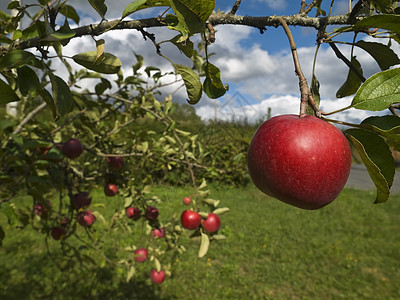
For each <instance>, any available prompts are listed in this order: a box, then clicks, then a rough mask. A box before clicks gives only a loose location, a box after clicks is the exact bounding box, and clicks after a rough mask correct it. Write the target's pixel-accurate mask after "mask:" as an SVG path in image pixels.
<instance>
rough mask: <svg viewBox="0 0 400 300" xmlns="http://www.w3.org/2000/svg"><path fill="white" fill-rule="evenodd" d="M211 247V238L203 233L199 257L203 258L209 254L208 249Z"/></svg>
mask: <svg viewBox="0 0 400 300" xmlns="http://www.w3.org/2000/svg"><path fill="white" fill-rule="evenodd" d="M209 246H210V238H209V237H208V235H207V234H205V233H203V232H202V233H201V242H200V249H199V254H198V257H200V258H202V257H203V256H204V255H206V254H207V251H208V247H209Z"/></svg>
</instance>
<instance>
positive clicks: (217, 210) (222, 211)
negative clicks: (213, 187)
mask: <svg viewBox="0 0 400 300" xmlns="http://www.w3.org/2000/svg"><path fill="white" fill-rule="evenodd" d="M228 211H229V208H228V207H221V208H217V209H216V210H213V213H214V214H217V215H222V214H224V213H227V212H228Z"/></svg>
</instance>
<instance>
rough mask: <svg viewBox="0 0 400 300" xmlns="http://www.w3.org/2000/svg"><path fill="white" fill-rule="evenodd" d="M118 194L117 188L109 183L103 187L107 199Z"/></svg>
mask: <svg viewBox="0 0 400 300" xmlns="http://www.w3.org/2000/svg"><path fill="white" fill-rule="evenodd" d="M117 193H118V187H117V186H116V185H115V184H113V183H109V184H106V185H105V186H104V194H105V195H106V196H108V197H113V196H115V195H116V194H117Z"/></svg>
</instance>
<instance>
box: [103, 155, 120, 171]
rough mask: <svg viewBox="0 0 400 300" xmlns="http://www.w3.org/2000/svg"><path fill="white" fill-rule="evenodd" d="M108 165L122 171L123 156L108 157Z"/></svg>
mask: <svg viewBox="0 0 400 300" xmlns="http://www.w3.org/2000/svg"><path fill="white" fill-rule="evenodd" d="M107 162H108V165H109V167H110V168H111V169H113V170H120V169H122V168H123V167H124V158H123V157H121V156H110V157H107Z"/></svg>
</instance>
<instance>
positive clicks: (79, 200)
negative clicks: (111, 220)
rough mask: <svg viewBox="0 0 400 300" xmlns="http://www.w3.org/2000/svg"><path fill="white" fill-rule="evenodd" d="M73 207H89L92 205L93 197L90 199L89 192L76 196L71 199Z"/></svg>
mask: <svg viewBox="0 0 400 300" xmlns="http://www.w3.org/2000/svg"><path fill="white" fill-rule="evenodd" d="M71 202H72V205H73V206H74V207H75V208H76V209H77V210H79V209H81V208H84V207H88V206H89V205H90V204H91V203H92V197H89V193H88V192H81V193H78V194H75V195H74V196H73V197H72V199H71Z"/></svg>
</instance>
